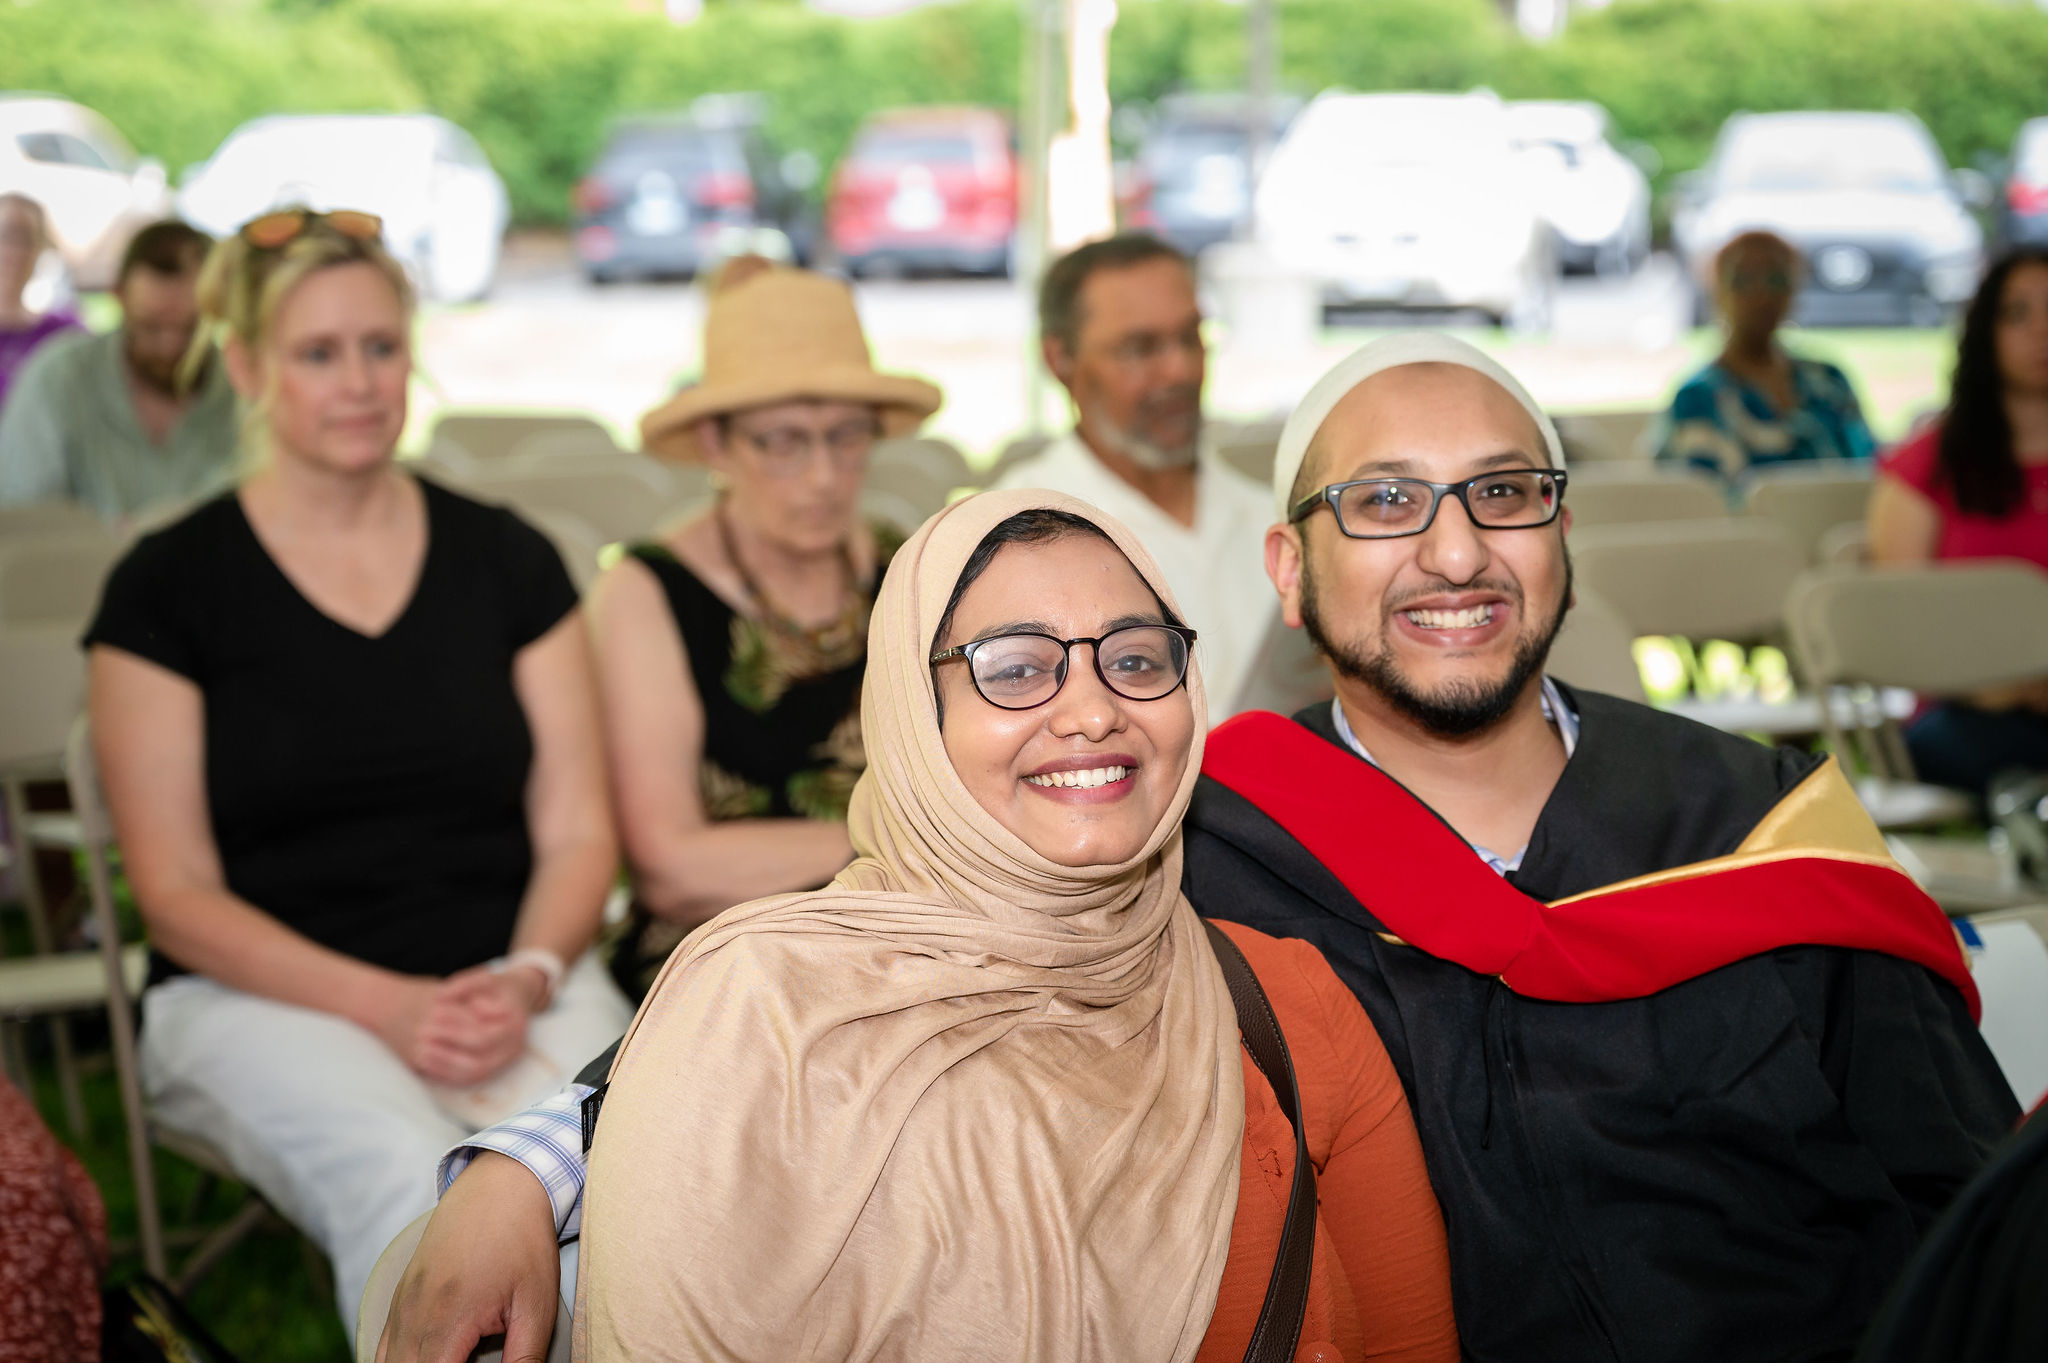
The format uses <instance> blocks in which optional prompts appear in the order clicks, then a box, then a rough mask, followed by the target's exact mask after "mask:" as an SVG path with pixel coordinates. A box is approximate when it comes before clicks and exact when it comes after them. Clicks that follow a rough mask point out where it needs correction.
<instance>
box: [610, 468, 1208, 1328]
mask: <svg viewBox="0 0 2048 1363" xmlns="http://www.w3.org/2000/svg"><path fill="white" fill-rule="evenodd" d="M1034 507H1049V508H1055V509H1058V510H1062V511H1068V512H1072V513H1074V514H1076V515H1079V516H1082V517H1084V518H1085V519H1087V520H1089V521H1091V522H1093V523H1094V524H1096V525H1099V526H1100V527H1101V528H1102V530H1103V531H1104V533H1105V534H1107V535H1108V536H1109V537H1110V539H1111V540H1112V541H1113V542H1114V543H1115V544H1116V545H1117V547H1118V548H1119V549H1121V550H1122V551H1123V553H1124V554H1125V555H1126V556H1127V557H1128V558H1129V559H1130V561H1131V563H1132V564H1133V566H1134V567H1135V568H1136V569H1137V571H1138V573H1139V574H1140V575H1141V576H1142V577H1143V578H1144V579H1145V581H1146V582H1147V583H1148V584H1149V585H1150V586H1151V588H1152V590H1153V591H1154V592H1155V593H1157V594H1158V596H1159V598H1160V599H1161V600H1162V601H1163V602H1167V603H1168V604H1169V607H1171V602H1172V598H1171V596H1170V595H1169V594H1168V591H1167V588H1166V584H1165V582H1164V581H1163V579H1162V578H1161V577H1160V574H1159V570H1158V568H1157V566H1156V565H1155V564H1154V563H1153V562H1152V559H1151V557H1150V556H1149V555H1147V554H1146V552H1145V551H1144V549H1143V548H1142V547H1141V546H1140V545H1139V544H1138V542H1137V539H1136V537H1135V536H1133V535H1132V534H1131V533H1130V532H1129V531H1128V530H1126V529H1125V528H1124V527H1123V526H1122V525H1121V524H1119V523H1118V522H1117V521H1115V520H1114V519H1112V518H1110V517H1108V516H1106V515H1104V514H1103V513H1101V512H1099V511H1096V510H1095V509H1094V508H1092V507H1090V506H1088V505H1087V504H1086V503H1083V502H1079V501H1075V500H1073V499H1071V498H1067V497H1062V496H1059V495H1058V494H1055V493H1048V492H1043V491H1018V492H1008V493H990V494H985V495H982V496H979V497H973V498H969V499H967V500H965V501H962V502H959V503H956V504H955V505H953V506H951V507H949V508H947V509H946V510H945V511H943V512H941V513H940V514H939V515H937V516H935V517H933V518H932V519H931V520H930V521H928V522H926V524H925V526H924V528H923V529H922V530H920V531H919V532H918V533H917V534H916V535H915V536H913V537H912V538H911V539H910V541H909V543H907V544H906V545H905V546H904V547H903V548H902V549H901V550H900V551H899V552H898V553H897V555H896V558H895V560H894V562H893V563H892V564H891V566H890V568H889V572H888V576H887V579H886V580H885V581H884V583H883V586H882V591H881V595H880V598H879V600H878V601H877V603H876V606H875V613H874V622H873V626H872V632H871V635H870V640H869V653H868V668H867V679H866V684H865V692H864V695H863V699H862V709H861V721H862V724H863V726H864V732H865V734H866V740H867V751H868V768H867V771H866V774H865V775H864V776H863V777H862V778H861V781H860V784H859V786H858V787H857V788H856V789H855V791H854V794H853V803H852V808H851V811H850V814H849V826H850V831H851V834H852V840H853V846H854V849H855V851H856V852H857V854H858V859H857V860H855V861H854V862H853V864H852V865H850V866H848V867H847V868H846V870H844V871H843V872H841V873H840V875H839V876H838V878H837V879H835V880H834V881H833V882H832V883H831V884H830V885H828V886H826V887H825V888H824V889H822V890H819V891H816V892H813V893H806V894H797V895H782V896H779V897H776V898H773V899H764V900H760V901H757V902H755V903H752V904H745V905H741V906H739V907H737V908H734V909H732V910H729V911H728V912H726V913H724V914H721V915H720V916H719V917H717V918H716V919H714V920H712V922H710V923H709V924H707V925H706V926H705V927H703V928H701V929H699V930H698V932H697V933H696V934H695V935H693V936H692V937H690V938H689V939H688V940H687V941H686V942H685V943H684V944H683V946H682V947H681V948H680V949H679V950H678V951H677V952H676V954H675V955H674V956H673V957H672V958H671V959H670V961H669V963H668V965H667V967H666V968H665V969H664V970H663V972H662V975H661V977H660V978H659V980H658V981H657V982H656V984H655V987H654V989H653V991H652V992H651V993H650V994H649V995H648V997H647V1001H646V1002H645V1003H644V1004H643V1005H642V1006H641V1009H640V1013H639V1016H638V1017H637V1018H635V1020H634V1023H633V1026H632V1028H631V1030H629V1031H628V1032H627V1034H626V1041H625V1044H624V1045H623V1046H622V1047H621V1049H620V1053H619V1058H618V1060H617V1062H616V1064H615V1066H614V1068H613V1072H612V1086H611V1090H610V1092H609V1095H608V1097H607V1099H606V1103H605V1108H604V1116H603V1120H602V1121H601V1122H600V1123H599V1124H598V1127H597V1136H596V1142H595V1145H594V1148H593V1150H592V1153H591V1170H590V1181H589V1184H588V1187H587V1191H586V1193H585V1203H584V1207H585V1211H584V1222H583V1248H582V1267H581V1277H580V1283H579V1295H580V1301H579V1304H578V1311H577V1318H576V1320H577V1326H576V1328H577V1340H576V1344H577V1356H578V1357H579V1358H587V1359H603V1360H610V1359H634V1360H649V1359H707V1360H708V1359H717V1360H742V1359H744V1360H763V1361H764V1363H765V1361H767V1360H775V1361H776V1363H781V1361H782V1360H796V1359H812V1358H816V1359H833V1360H841V1359H845V1360H867V1359H883V1360H895V1359H919V1360H922V1359H930V1360H955V1359H963V1360H964V1359H1005V1360H1011V1359H1015V1360H1046V1363H1053V1361H1054V1360H1058V1361H1059V1363H1068V1361H1069V1360H1077V1359H1102V1360H1112V1359H1113V1360H1133V1361H1134V1363H1147V1361H1148V1360H1160V1361H1161V1363H1164V1361H1165V1360H1185V1359H1189V1358H1192V1357H1193V1356H1194V1353H1195V1351H1196V1348H1197V1347H1198V1346H1199V1344H1200V1343H1201V1340H1202V1336H1203V1332H1204V1331H1205V1330H1206V1328H1207V1326H1208V1323H1209V1318H1210V1315H1211V1312H1212V1311H1213V1309H1214V1306H1215V1301H1216V1292H1217V1286H1218V1283H1219V1282H1220V1280H1221V1278H1222V1275H1223V1264H1224V1258H1225V1254H1226V1251H1227V1250H1228V1248H1229V1241H1230V1228H1231V1221H1232V1217H1233V1215H1234V1213H1235V1210H1236V1205H1237V1183H1238V1165H1239V1149H1240V1145H1241V1143H1242V1141H1243V1132H1244V1081H1243V1074H1242V1071H1241V1068H1240V1062H1239V1059H1238V1054H1237V1051H1238V1039H1237V1024H1236V1020H1235V1014H1234V1013H1233V1011H1232V1008H1231V1003H1230V998H1229V994H1228V992H1227V991H1226V989H1225V986H1224V983H1223V977H1222V973H1221V971H1220V970H1219V968H1218V967H1217V965H1216V963H1215V958H1214V956H1213V955H1212V953H1211V952H1210V950H1209V947H1208V944H1207V941H1206V940H1205V938H1204V935H1203V930H1202V927H1201V923H1200V920H1198V919H1197V918H1196V916H1195V914H1194V911H1193V910H1192V909H1191V908H1190V907H1189V905H1188V902H1187V900H1186V899H1185V898H1183V897H1182V895H1181V892H1180V875H1181V838H1180V823H1181V815H1182V813H1183V811H1184V810H1185V809H1186V807H1187V802H1188V797H1189V795H1190V793H1191V792H1192V790H1193V788H1194V784H1195V778H1196V775H1197V773H1198V772H1199V770H1200V767H1201V739H1200V738H1199V737H1197V738H1196V740H1195V742H1194V746H1193V749H1192V751H1191V752H1190V753H1189V754H1188V760H1187V769H1186V771H1185V772H1184V774H1183V776H1182V779H1181V782H1180V786H1179V788H1178V790H1177V792H1176V794H1175V796H1174V799H1173V803H1172V805H1171V807H1170V808H1169V809H1168V810H1167V811H1166V814H1165V817H1163V818H1162V819H1161V821H1160V823H1159V826H1158V827H1157V828H1156V829H1155V830H1153V833H1152V836H1151V838H1150V840H1149V841H1148V842H1147V843H1146V845H1145V847H1144V848H1143V850H1142V851H1141V852H1140V853H1139V854H1138V855H1137V856H1136V857H1134V858H1133V859H1131V860H1130V861H1128V862H1124V863H1122V864H1120V865H1110V866H1089V867H1079V868H1073V867H1065V866H1060V865H1057V864H1055V863H1054V862H1051V861H1049V860H1047V859H1046V858H1044V857H1042V856H1040V855H1039V854H1038V853H1037V852H1035V851H1033V850H1032V849H1031V848H1030V847H1029V846H1027V845H1026V844H1025V843H1024V842H1023V841H1022V840H1021V839H1019V838H1018V837H1017V836H1016V835H1014V834H1012V833H1010V832H1009V831H1008V830H1006V829H1005V828H1003V827H1002V825H1001V824H999V823H997V822H996V820H995V819H994V818H992V817H991V816H990V815H989V814H988V813H987V812H985V811H984V810H983V809H982V808H981V806H980V805H979V804H977V803H976V802H975V800H974V797H973V796H972V795H971V794H969V792H968V791H967V789H966V787H965V786H964V785H963V784H962V782H961V781H960V779H959V777H958V776H957V775H956V774H955V773H954V770H953V767H952V764H951V762H950V761H949V760H948V758H947V755H946V750H945V747H944V745H943V743H942V742H941V740H940V735H939V727H938V721H937V716H936V705H935V698H934V694H933V687H932V677H931V668H930V666H929V664H928V661H927V660H928V658H929V657H930V654H931V652H932V650H933V645H934V640H933V637H932V636H933V632H934V630H935V629H936V628H937V626H938V622H939V617H940V616H941V615H942V614H943V613H944V611H945V607H946V603H947V601H948V599H949V598H950V597H951V595H952V592H953V588H954V584H955V583H956V581H957V580H958V578H959V575H960V571H961V569H962V567H963V566H964V565H965V564H966V562H967V559H968V557H969V556H970V555H971V554H972V553H973V552H974V549H975V547H976V546H977V545H978V544H979V543H980V541H981V539H982V537H983V536H984V535H986V534H987V533H988V531H989V530H991V529H992V528H994V527H995V526H996V525H997V524H998V523H1000V522H1001V521H1003V520H1005V519H1007V518H1008V517H1010V516H1012V515H1015V514H1016V513H1017V512H1020V511H1024V510H1027V509H1030V508H1034ZM1076 665H1077V666H1085V665H1086V662H1085V659H1083V660H1081V661H1078V662H1077V663H1076ZM1188 686H1189V689H1190V691H1191V693H1192V694H1191V696H1190V700H1191V701H1192V703H1193V705H1194V710H1195V714H1196V715H1197V716H1200V715H1202V714H1203V713H1204V710H1203V703H1204V702H1203V693H1202V688H1201V682H1200V678H1199V676H1198V674H1197V672H1196V671H1195V670H1194V669H1193V668H1190V670H1189V674H1188ZM969 703H973V702H971V701H970V702H969Z"/></svg>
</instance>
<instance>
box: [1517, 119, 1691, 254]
mask: <svg viewBox="0 0 2048 1363" xmlns="http://www.w3.org/2000/svg"><path fill="white" fill-rule="evenodd" d="M1612 131H1613V127H1612V122H1611V120H1609V118H1608V116H1607V111H1606V110H1605V109H1603V108H1601V107H1600V106H1599V105H1597V104H1594V103H1591V102H1589V101H1584V100H1562V99H1559V100H1551V99H1532V100H1518V101H1516V102H1515V103H1512V104H1510V105H1508V136H1509V140H1510V141H1512V142H1513V143H1514V145H1515V150H1516V152H1517V153H1518V154H1519V155H1520V156H1521V157H1522V158H1523V160H1524V161H1525V162H1526V163H1527V165H1528V169H1529V172H1530V175H1531V176H1532V178H1533V183H1534V187H1535V191H1536V206H1537V209H1538V211H1539V212H1541V213H1542V214H1543V218H1544V221H1546V222H1548V223H1549V224H1550V227H1551V230H1552V231H1554V232H1556V233H1557V246H1558V252H1559V260H1560V263H1562V264H1563V266H1564V268H1565V269H1567V270H1583V271H1590V272H1592V273H1595V274H1602V275H1625V274H1627V273H1629V272H1630V271H1631V270H1633V269H1635V267H1636V266H1638V265H1640V264H1642V263H1643V261H1644V260H1645V259H1647V258H1648V257H1649V254H1650V180H1649V177H1648V176H1647V175H1645V174H1644V173H1643V168H1642V166H1641V165H1639V164H1637V161H1636V157H1638V156H1641V157H1644V158H1645V159H1648V158H1649V157H1652V156H1654V155H1655V154H1656V153H1654V152H1651V151H1650V150H1649V149H1648V148H1646V147H1643V146H1642V145H1641V144H1640V143H1638V144H1634V145H1632V146H1631V147H1630V149H1629V152H1623V151H1622V150H1620V149H1619V148H1617V147H1616V146H1615V145H1614V140H1613V137H1612V135H1611V134H1612ZM1630 153H1633V155H1631V154H1630Z"/></svg>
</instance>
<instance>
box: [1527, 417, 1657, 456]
mask: <svg viewBox="0 0 2048 1363" xmlns="http://www.w3.org/2000/svg"><path fill="white" fill-rule="evenodd" d="M1659 415H1660V414H1659V413H1658V412H1657V411H1656V410H1654V409H1651V408H1630V409H1627V410H1621V411H1611V412H1564V413H1559V414H1555V415H1553V417H1552V418H1551V419H1552V421H1553V422H1555V423H1556V425H1557V434H1558V438H1559V439H1560V440H1561V441H1563V442H1564V443H1565V445H1567V446H1568V447H1570V449H1571V450H1572V453H1573V454H1574V455H1575V456H1576V457H1575V458H1574V459H1573V460H1572V467H1573V468H1574V469H1575V470H1576V469H1577V468H1578V467H1579V466H1580V465H1579V461H1580V460H1581V459H1590V460H1595V461H1598V462H1600V463H1628V462H1630V461H1632V460H1633V461H1644V460H1647V459H1649V457H1650V453H1651V452H1650V450H1649V448H1648V446H1647V442H1648V440H1649V435H1650V427H1651V426H1652V425H1653V424H1654V423H1655V422H1656V420H1657V417H1658V416H1659Z"/></svg>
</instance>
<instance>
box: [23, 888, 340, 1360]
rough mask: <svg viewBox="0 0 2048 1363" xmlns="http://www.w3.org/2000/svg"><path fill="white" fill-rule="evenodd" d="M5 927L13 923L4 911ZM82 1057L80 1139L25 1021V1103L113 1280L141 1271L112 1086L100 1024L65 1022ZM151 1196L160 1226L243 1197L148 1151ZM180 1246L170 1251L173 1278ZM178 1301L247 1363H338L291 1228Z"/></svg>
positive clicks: (194, 1219)
mask: <svg viewBox="0 0 2048 1363" xmlns="http://www.w3.org/2000/svg"><path fill="white" fill-rule="evenodd" d="M6 916H7V917H8V918H9V919H11V920H13V923H11V924H10V925H9V926H13V925H14V924H18V923H19V922H20V919H19V916H18V915H16V914H13V913H9V914H7V915H6ZM72 1034H73V1039H74V1042H75V1043H76V1044H77V1047H78V1051H79V1053H80V1055H81V1058H82V1068H84V1070H85V1073H84V1075H83V1076H82V1086H83V1088H84V1090H85V1104H86V1112H87V1116H88V1118H89V1121H90V1131H89V1133H88V1135H87V1137H86V1138H85V1139H83V1140H81V1139H79V1138H78V1137H77V1136H75V1135H74V1134H73V1133H72V1132H71V1130H70V1129H69V1127H68V1126H67V1125H66V1123H65V1120H64V1115H63V1103H62V1101H61V1099H60V1098H59V1096H58V1091H57V1076H56V1069H55V1067H54V1065H53V1064H52V1063H51V1060H50V1056H49V1053H48V1045H47V1038H48V1035H49V1033H48V1029H47V1027H46V1025H45V1024H42V1023H40V1022H38V1023H33V1024H31V1037H32V1041H33V1043H34V1052H35V1061H34V1063H35V1079H36V1082H35V1095H34V1096H35V1099H36V1106H37V1107H38V1108H39V1109H40V1110H41V1112H42V1114H43V1120H44V1121H45V1122H47V1123H48V1124H49V1127H50V1130H52V1131H53V1132H55V1133H56V1135H57V1139H58V1140H60V1141H62V1142H63V1143H64V1144H65V1145H66V1146H67V1147H69V1148H70V1149H71V1151H72V1152H73V1153H75V1154H76V1155H77V1156H78V1158H79V1160H80V1162H81V1163H83V1164H84V1165H85V1168H86V1171H87V1172H88V1173H90V1174H91V1175H92V1179H93V1182H94V1183H95V1184H97V1185H98V1186H99V1190H100V1196H101V1197H102V1198H103V1199H104V1200H105V1202H106V1205H107V1227H108V1233H109V1235H110V1236H111V1237H112V1239H113V1240H114V1242H115V1255H114V1262H113V1265H112V1268H111V1270H110V1272H109V1275H108V1280H109V1281H110V1282H118V1281H120V1280H122V1279H124V1278H127V1277H131V1276H133V1275H135V1274H138V1273H140V1272H141V1271H142V1255H141V1250H140V1247H139V1244H138V1242H137V1240H136V1234H135V1197H134V1189H133V1186H132V1184H131V1181H130V1179H129V1175H128V1147H127V1142H126V1140H125V1138H124V1136H123V1127H122V1115H121V1096H120V1089H119V1087H118V1085H117V1084H116V1082H115V1079H114V1071H113V1063H112V1060H111V1058H110V1053H109V1051H108V1049H107V1045H106V1029H105V1024H104V1020H103V1019H102V1018H100V1017H96V1016H87V1015H79V1016H76V1017H74V1018H73V1020H72ZM156 1175H157V1189H158V1196H159V1197H160V1198H161V1200H162V1204H163V1218H164V1223H165V1226H166V1229H167V1230H170V1231H172V1232H173V1233H175V1232H176V1231H177V1230H179V1229H197V1228H204V1227H210V1226H217V1225H219V1224H221V1223H222V1222H224V1221H226V1220H227V1219H228V1218H229V1217H231V1216H232V1215H234V1213H235V1212H236V1211H237V1210H238V1209H239V1208H240V1207H241V1206H242V1204H243V1202H244V1200H245V1199H246V1198H247V1197H249V1196H250V1194H249V1192H248V1191H247V1190H246V1189H245V1188H243V1187H242V1186H241V1185H239V1184H235V1183H223V1182H219V1181H216V1180H212V1179H209V1178H207V1177H206V1176H205V1175H204V1174H202V1173H201V1172H200V1171H199V1170H197V1169H195V1168H193V1167H192V1166H191V1165H190V1164H187V1163H186V1162H185V1161H183V1160H181V1159H178V1158H177V1157H176V1156H173V1155H170V1154H167V1153H165V1152H164V1151H161V1150H159V1151H157V1152H156ZM187 1252H188V1250H187V1249H186V1247H184V1246H178V1247H174V1248H173V1249H172V1251H171V1266H172V1270H173V1271H174V1272H175V1271H176V1269H177V1266H178V1265H179V1263H180V1262H181V1261H182V1258H183V1255H184V1254H185V1253H187ZM186 1304H187V1305H188V1306H189V1307H190V1308H191V1311H192V1314H193V1316H194V1317H196V1318H197V1319H198V1320H199V1321H200V1323H201V1324H203V1325H205V1326H206V1328H207V1329H209V1330H211V1331H212V1332H213V1333H214V1334H215V1335H217V1336H218V1337H219V1339H220V1341H221V1343H222V1344H224V1345H226V1346H227V1347H228V1348H229V1349H230V1350H232V1351H233V1352H234V1353H235V1355H236V1356H237V1357H239V1358H242V1359H244V1360H246V1361H247V1363H348V1360H349V1359H350V1353H349V1349H348V1338H347V1336H346V1335H345V1334H344V1333H343V1331H342V1327H341V1319H340V1317H339V1316H338V1315H337V1314H336V1312H335V1305H334V1286H333V1279H332V1278H331V1277H330V1276H329V1272H328V1268H327V1262H326V1260H325V1259H324V1258H322V1257H321V1256H320V1254H319V1252H318V1251H317V1250H316V1249H314V1248H313V1245H312V1242H311V1241H308V1240H306V1239H305V1238H304V1237H303V1236H301V1235H300V1234H299V1233H298V1232H297V1231H295V1230H293V1229H291V1228H290V1227H288V1226H284V1225H282V1224H279V1223H276V1222H272V1223H268V1224H266V1225H265V1226H264V1227H262V1228H261V1229H259V1230H257V1231H256V1232H254V1233H253V1234H251V1235H249V1236H248V1237H246V1238H245V1239H243V1240H242V1241H241V1243H240V1244H238V1245H236V1246H235V1248H234V1249H233V1250H232V1251H231V1252H230V1253H229V1254H228V1255H227V1257H225V1258H224V1259H222V1260H221V1261H220V1262H219V1263H217V1264H216V1265H214V1267H213V1269H212V1270H211V1271H210V1272H209V1273H208V1274H207V1275H206V1277H204V1278H203V1279H201V1280H200V1282H199V1284H198V1285H197V1286H196V1287H195V1288H194V1289H193V1291H192V1292H191V1294H190V1295H189V1297H188V1298H187V1299H186Z"/></svg>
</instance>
